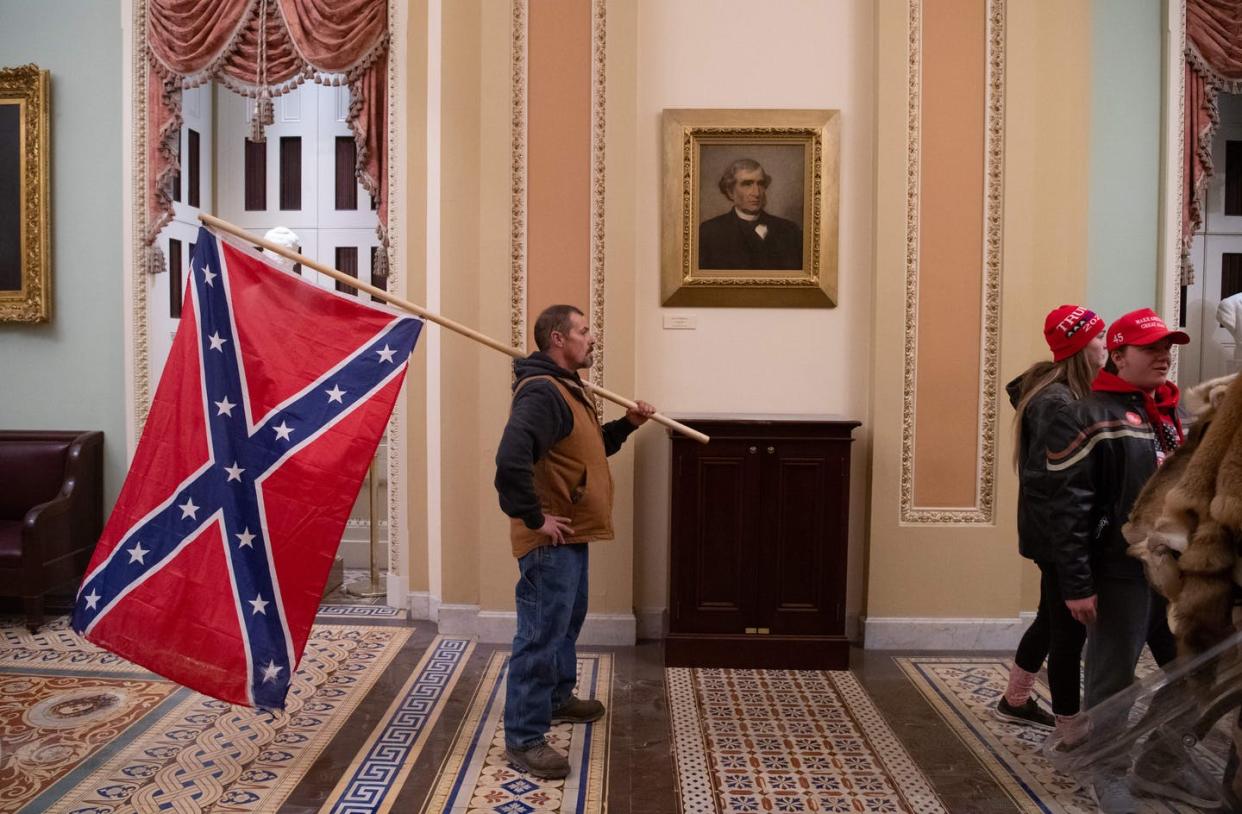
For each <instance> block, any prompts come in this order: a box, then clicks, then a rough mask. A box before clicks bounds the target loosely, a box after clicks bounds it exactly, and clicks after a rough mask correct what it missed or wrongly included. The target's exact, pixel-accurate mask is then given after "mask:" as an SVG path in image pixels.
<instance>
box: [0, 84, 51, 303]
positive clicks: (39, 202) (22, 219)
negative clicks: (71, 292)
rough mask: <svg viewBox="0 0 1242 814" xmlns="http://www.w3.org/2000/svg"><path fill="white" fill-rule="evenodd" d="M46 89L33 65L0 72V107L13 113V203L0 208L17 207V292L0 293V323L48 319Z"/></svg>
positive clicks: (49, 256)
mask: <svg viewBox="0 0 1242 814" xmlns="http://www.w3.org/2000/svg"><path fill="white" fill-rule="evenodd" d="M48 83H49V80H48V72H47V71H43V70H39V68H38V66H35V65H22V66H21V67H19V68H0V106H5V107H16V108H17V111H18V114H17V115H18V139H17V159H18V164H19V167H20V169H19V170H18V178H19V179H20V181H19V189H18V192H17V200H16V201H2V202H0V206H4V207H8V206H10V205H11V204H15V205H16V207H17V211H18V231H19V236H18V244H19V248H18V256H19V258H20V259H19V261H18V262H19V269H18V279H19V280H20V281H21V283H20V286H19V287H18V288H16V289H3V290H0V322H47V321H48V320H49V319H51V316H52V274H51V253H50V251H49V248H48V247H49V245H50V242H51V235H50V234H49V227H48V223H49V220H50V216H51V212H52V208H51V207H52V204H51V198H50V189H49V187H48V176H49V174H50V169H51V167H50V165H51V161H52V155H51V153H50V152H49V150H48V143H49V132H50V130H49V115H48V102H49V95H48Z"/></svg>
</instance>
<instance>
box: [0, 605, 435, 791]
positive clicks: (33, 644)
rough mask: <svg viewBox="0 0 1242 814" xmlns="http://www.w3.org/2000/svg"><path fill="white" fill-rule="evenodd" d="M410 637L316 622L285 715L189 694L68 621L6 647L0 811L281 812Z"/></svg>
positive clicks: (14, 633)
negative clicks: (108, 650)
mask: <svg viewBox="0 0 1242 814" xmlns="http://www.w3.org/2000/svg"><path fill="white" fill-rule="evenodd" d="M412 632H413V631H412V630H411V629H409V628H405V629H402V628H376V627H363V626H358V625H327V626H316V627H315V628H314V629H313V630H312V632H311V637H310V640H309V641H308V643H307V649H306V653H305V655H304V657H303V659H302V662H301V664H300V665H299V667H298V671H297V673H296V674H295V676H294V682H293V687H292V688H291V690H290V693H289V701H288V706H287V708H286V709H285V710H284V711H283V712H280V713H274V714H269V713H260V712H256V711H254V710H250V709H246V708H242V707H235V706H232V705H229V704H225V703H222V702H220V701H216V700H214V699H211V698H207V697H205V696H202V695H199V694H197V693H192V692H190V691H189V690H186V689H184V688H181V687H178V686H177V685H175V684H172V683H171V682H168V681H165V680H163V679H161V678H159V677H158V676H154V675H152V674H150V673H148V672H146V671H144V670H142V669H141V668H138V667H136V666H134V665H131V664H128V663H127V662H124V661H122V660H120V659H117V658H116V657H114V656H112V655H111V654H108V653H104V652H103V651H100V650H99V649H98V648H95V647H94V646H93V645H90V644H89V643H87V642H84V641H82V640H81V639H79V638H78V637H77V634H75V633H73V631H71V630H69V629H68V628H67V626H66V625H65V622H64V621H63V620H58V621H57V622H55V623H53V624H52V625H50V626H47V627H45V628H44V629H43V630H42V631H41V632H40V634H38V635H31V634H29V633H28V632H26V631H25V629H24V628H22V627H19V626H5V627H4V628H3V635H2V637H0V641H2V642H3V645H4V646H3V647H0V679H2V680H3V683H2V684H0V686H2V687H3V688H4V690H5V694H4V698H3V702H0V705H2V706H0V708H2V709H3V710H4V712H0V720H3V724H0V726H2V727H3V728H2V729H0V787H2V788H3V789H4V792H3V795H2V796H0V811H13V810H17V809H18V808H20V807H22V806H28V807H29V808H30V810H40V811H48V812H71V811H72V812H78V811H104V812H113V811H119V810H128V811H139V812H143V811H162V810H170V809H171V810H176V811H205V810H208V809H210V810H213V811H235V812H262V811H273V810H276V809H278V808H279V807H280V805H281V802H282V801H283V800H284V799H285V798H286V797H287V796H288V794H289V792H290V791H291V790H292V788H293V787H294V785H296V784H297V783H298V782H299V781H300V780H301V778H302V777H303V776H304V775H305V773H306V771H307V769H309V767H310V766H311V764H312V763H313V762H314V761H315V759H316V757H317V756H318V755H319V753H320V752H321V751H322V750H323V749H324V748H325V746H326V745H327V744H328V742H329V741H331V739H332V737H333V736H334V735H335V734H336V732H337V731H338V730H339V729H340V728H341V726H343V725H344V724H345V723H346V721H347V720H348V719H349V716H350V714H351V713H352V711H353V710H354V709H355V708H356V707H357V705H358V704H359V703H360V702H361V700H362V699H363V698H364V697H365V696H366V695H367V693H368V692H369V691H370V689H371V688H372V686H373V685H374V683H375V681H376V679H377V678H378V677H379V675H380V674H381V673H382V672H383V670H384V668H385V667H386V666H387V665H388V664H389V662H391V660H392V658H393V656H394V655H395V654H396V653H397V652H398V651H399V650H400V649H401V647H402V645H404V643H405V642H406V640H407V639H408V638H409V637H410V635H411V633H412Z"/></svg>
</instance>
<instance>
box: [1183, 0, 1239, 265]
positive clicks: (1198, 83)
mask: <svg viewBox="0 0 1242 814" xmlns="http://www.w3.org/2000/svg"><path fill="white" fill-rule="evenodd" d="M1185 78H1186V87H1185V99H1184V103H1185V132H1184V134H1183V135H1184V147H1183V156H1182V160H1183V176H1184V184H1185V186H1184V190H1183V191H1184V194H1183V196H1182V198H1183V203H1182V246H1181V249H1182V284H1183V285H1189V284H1190V283H1191V282H1192V281H1193V279H1194V268H1193V267H1192V266H1191V263H1190V241H1191V239H1192V238H1193V237H1194V234H1195V231H1196V230H1197V229H1198V228H1199V226H1200V225H1201V224H1202V223H1203V195H1204V193H1205V191H1206V190H1207V179H1208V178H1210V177H1211V175H1212V172H1213V166H1212V136H1213V134H1214V133H1215V132H1216V127H1217V125H1218V124H1220V113H1219V110H1218V108H1217V94H1219V93H1220V92H1222V91H1224V92H1226V93H1239V92H1242V3H1239V2H1237V0H1187V2H1186V65H1185Z"/></svg>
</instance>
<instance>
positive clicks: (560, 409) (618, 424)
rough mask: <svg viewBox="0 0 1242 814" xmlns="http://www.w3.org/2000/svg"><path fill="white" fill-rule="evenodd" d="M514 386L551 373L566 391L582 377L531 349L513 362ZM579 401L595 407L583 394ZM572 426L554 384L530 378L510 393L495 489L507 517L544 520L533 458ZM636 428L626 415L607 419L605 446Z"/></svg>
mask: <svg viewBox="0 0 1242 814" xmlns="http://www.w3.org/2000/svg"><path fill="white" fill-rule="evenodd" d="M513 372H514V382H513V387H514V389H515V390H516V389H517V386H518V384H519V383H521V382H522V380H523V379H528V378H530V377H532V376H555V377H556V378H558V379H564V380H565V382H566V383H568V384H570V385H571V387H570V388H569V389H570V392H573V393H578V392H581V388H582V379H580V378H579V377H578V374H577V373H573V372H570V371H568V370H566V369H565V368H563V367H561V366H560V365H558V364H556V363H555V362H553V361H552V360H551V359H550V358H549V357H548V356H547V355H546V354H544V353H538V352H536V353H532V354H531V355H530V356H528V357H526V358H525V359H517V360H515V361H514V363H513ZM583 403H584V404H586V405H587V406H588V407H590V409H592V410H594V409H595V407H594V405H592V404H591V403H590V402H589V401H588V400H587V399H586V398H585V396H584V397H583ZM573 428H574V416H573V413H571V412H570V411H569V405H568V404H566V403H565V399H564V397H563V396H562V395H561V392H560V390H558V389H557V387H556V385H554V384H552V383H551V382H546V381H538V382H531V383H530V384H528V385H526V386H525V387H523V388H522V392H520V393H518V394H517V395H516V396H515V397H514V398H513V405H512V406H511V407H510V409H509V422H508V423H507V424H505V431H504V434H503V435H502V436H501V437H500V446H499V447H497V449H496V491H497V493H499V495H500V508H501V511H503V512H504V513H505V514H507V515H508V516H509V517H519V518H521V520H522V522H523V523H525V524H526V527H527V528H531V529H537V528H539V527H540V526H542V525H543V510H542V509H541V508H540V507H539V497H538V496H537V495H536V494H535V478H534V465H535V462H536V461H538V460H539V459H540V458H542V457H543V456H544V454H546V453H547V451H548V450H549V449H551V448H552V447H553V446H555V445H556V443H557V442H558V441H560V440H561V439H562V438H565V437H566V436H567V435H569V433H571V432H572V431H573ZM635 429H637V428H636V427H635V426H634V425H633V424H631V423H630V421H629V419H627V418H618V419H617V420H616V421H609V422H608V423H607V424H605V425H604V426H603V435H604V452H605V453H606V454H608V455H612V454H613V453H614V452H616V451H617V450H619V449H621V445H622V444H624V443H625V439H626V438H628V437H629V435H630V433H632V432H633V431H634V430H635Z"/></svg>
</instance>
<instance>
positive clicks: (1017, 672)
mask: <svg viewBox="0 0 1242 814" xmlns="http://www.w3.org/2000/svg"><path fill="white" fill-rule="evenodd" d="M1034 686H1035V674H1034V673H1028V672H1027V671H1026V670H1023V669H1022V668H1021V667H1019V666H1018V665H1016V664H1015V665H1014V666H1013V667H1010V668H1009V686H1008V687H1007V688H1005V701H1006V702H1007V703H1008V704H1009V706H1011V707H1020V706H1022V705H1023V704H1025V703H1026V701H1027V699H1028V698H1030V697H1031V688H1032V687H1034Z"/></svg>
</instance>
